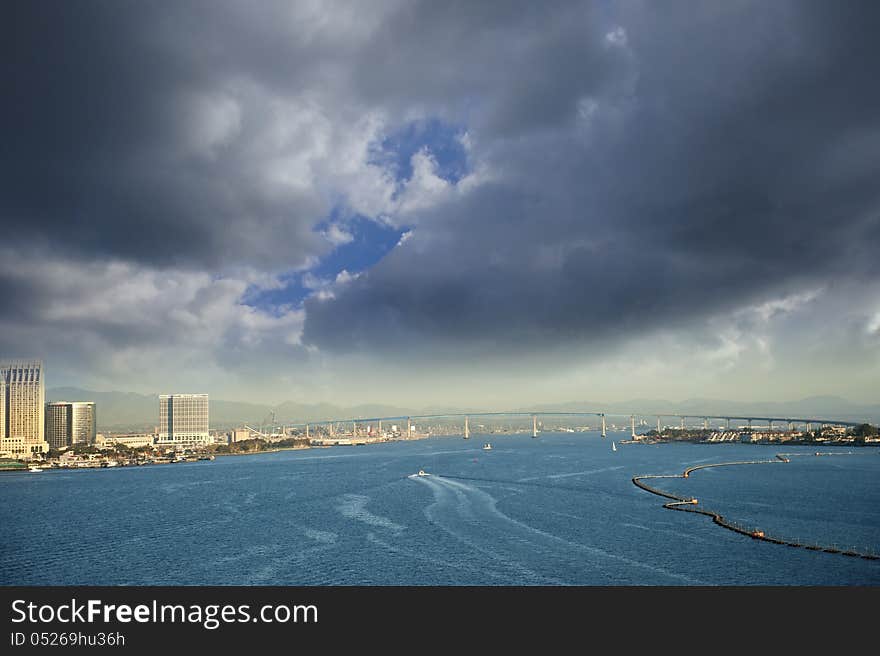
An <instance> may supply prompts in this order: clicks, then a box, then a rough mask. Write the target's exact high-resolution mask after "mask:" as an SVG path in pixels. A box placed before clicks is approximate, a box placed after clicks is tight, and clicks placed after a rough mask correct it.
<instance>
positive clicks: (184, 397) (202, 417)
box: [156, 394, 211, 446]
mask: <svg viewBox="0 0 880 656" xmlns="http://www.w3.org/2000/svg"><path fill="white" fill-rule="evenodd" d="M210 442H211V436H210V435H209V434H208V395H207V394H162V395H160V396H159V435H158V439H157V440H156V443H157V444H166V445H172V444H173V445H180V446H199V445H204V444H209V443H210Z"/></svg>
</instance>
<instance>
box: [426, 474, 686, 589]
mask: <svg viewBox="0 0 880 656" xmlns="http://www.w3.org/2000/svg"><path fill="white" fill-rule="evenodd" d="M413 480H417V481H418V482H420V483H423V484H424V485H427V486H428V487H429V488H430V489H431V491H432V492H433V494H434V501H433V502H432V503H431V504H429V505H428V506H427V507H426V508H425V517H426V518H427V519H428V521H430V522H431V523H433V524H435V525H436V526H439V527H440V528H441V529H443V530H444V531H446V532H447V533H449V534H450V535H452V536H453V537H455V538H456V539H457V540H459V541H460V542H462V543H464V544H465V545H467V546H468V547H470V548H471V549H473V550H475V551H477V552H479V553H481V554H482V555H483V556H485V557H486V558H489V559H491V560H492V561H494V562H493V563H492V564H494V565H501V566H503V567H504V568H505V569H507V570H508V571H510V572H511V573H515V574H516V576H517V578H518V579H519V580H520V581H522V582H525V583H530V584H545V585H546V584H557V585H558V584H566V583H569V581H564V580H560V579H558V578H556V576H558V574H559V573H562V572H571V571H572V568H573V567H576V568H577V569H578V570H579V573H580V574H583V570H584V569H585V568H589V569H590V570H591V576H590V578H594V579H604V580H605V581H607V583H608V584H615V583H626V582H628V581H629V580H631V579H632V578H633V577H632V576H631V575H629V574H628V573H627V572H626V571H622V572H621V575H620V576H615V575H614V570H619V568H618V567H609V566H608V565H610V564H611V563H614V564H617V565H620V564H624V565H626V566H627V567H626V568H625V569H626V570H628V569H630V568H638V569H644V570H649V571H651V572H653V573H655V574H661V575H663V576H664V577H665V578H668V579H670V580H672V581H675V582H676V584H679V585H680V584H682V583H684V584H699V583H702V582H701V581H699V580H696V579H693V578H691V577H688V576H685V575H682V574H678V573H676V572H671V571H669V570H666V569H664V568H662V567H657V566H655V565H651V564H649V563H644V562H640V561H637V560H633V559H631V558H627V557H626V556H621V555H619V554H615V553H612V552H609V551H606V550H604V549H600V548H598V547H591V546H587V545H584V544H580V543H577V542H571V541H570V540H566V539H564V538H560V537H558V536H556V535H553V534H552V533H548V532H546V531H542V530H541V529H538V528H535V527H533V526H529V525H528V524H525V523H523V522H521V521H519V520H517V519H514V518H512V517H510V516H509V515H506V514H504V513H503V512H501V511H500V510H498V508H497V500H496V499H495V498H494V497H493V496H492V495H490V494H489V493H487V492H485V491H484V490H481V489H479V488H477V487H474V486H472V485H468V484H466V483H463V482H460V481H456V480H453V479H449V478H444V477H442V476H437V475H434V476H430V477H427V476H426V477H418V478H415V479H413ZM573 552H580V553H582V554H589V556H590V558H589V559H588V560H584V559H579V558H573V557H572V553H573ZM535 553H537V554H539V556H538V557H535ZM522 560H526V562H528V563H530V564H531V563H541V564H542V565H545V566H546V567H540V570H541V571H536V570H537V569H539V568H536V567H534V566H531V567H527V566H525V565H524V564H523V563H522ZM573 561H576V565H575V564H574V563H573ZM603 561H604V562H603ZM487 564H489V563H487ZM576 578H578V579H579V580H580V579H581V577H580V576H578V577H576Z"/></svg>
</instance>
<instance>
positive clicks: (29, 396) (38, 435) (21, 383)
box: [0, 360, 49, 459]
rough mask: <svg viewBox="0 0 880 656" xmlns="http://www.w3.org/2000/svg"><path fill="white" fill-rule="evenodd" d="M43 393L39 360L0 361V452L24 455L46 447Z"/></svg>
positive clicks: (40, 451) (25, 456)
mask: <svg viewBox="0 0 880 656" xmlns="http://www.w3.org/2000/svg"><path fill="white" fill-rule="evenodd" d="M45 396H46V390H45V383H44V380H43V363H42V361H40V360H8V361H2V362H0V456H3V455H5V456H8V457H13V458H25V459H27V458H34V457H37V456H38V455H39V454H41V453H45V452H46V451H48V449H49V445H48V444H47V443H46V441H45V426H44V407H43V404H44V403H45Z"/></svg>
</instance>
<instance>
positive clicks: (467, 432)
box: [464, 415, 471, 440]
mask: <svg viewBox="0 0 880 656" xmlns="http://www.w3.org/2000/svg"><path fill="white" fill-rule="evenodd" d="M470 437H471V429H470V426H469V425H468V418H467V415H465V418H464V439H466V440H469V439H470Z"/></svg>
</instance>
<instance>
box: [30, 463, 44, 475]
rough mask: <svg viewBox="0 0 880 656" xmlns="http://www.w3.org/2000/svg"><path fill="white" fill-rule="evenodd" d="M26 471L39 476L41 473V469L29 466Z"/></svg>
mask: <svg viewBox="0 0 880 656" xmlns="http://www.w3.org/2000/svg"><path fill="white" fill-rule="evenodd" d="M28 471H29V472H33V473H34V474H39V473H40V472H41V471H43V468H42V467H37V466H36V465H31V466H30V467H28Z"/></svg>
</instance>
